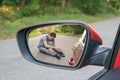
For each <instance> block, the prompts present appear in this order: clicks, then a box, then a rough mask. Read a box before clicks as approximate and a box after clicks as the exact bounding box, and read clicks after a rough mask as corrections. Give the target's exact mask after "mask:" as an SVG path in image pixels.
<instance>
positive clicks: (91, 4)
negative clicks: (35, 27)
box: [0, 0, 120, 40]
mask: <svg viewBox="0 0 120 80" xmlns="http://www.w3.org/2000/svg"><path fill="white" fill-rule="evenodd" d="M118 16H120V0H0V30H1V31H0V40H4V39H9V38H13V37H15V35H16V32H17V31H18V30H19V29H20V28H23V27H25V26H26V25H30V24H35V23H41V22H45V21H53V20H68V19H69V20H71V19H72V20H82V21H86V22H89V23H91V22H96V21H101V20H106V19H110V18H115V17H118Z"/></svg>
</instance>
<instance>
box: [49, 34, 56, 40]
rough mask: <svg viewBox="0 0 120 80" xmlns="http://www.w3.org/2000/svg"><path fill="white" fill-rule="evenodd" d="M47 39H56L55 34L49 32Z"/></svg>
mask: <svg viewBox="0 0 120 80" xmlns="http://www.w3.org/2000/svg"><path fill="white" fill-rule="evenodd" d="M48 38H49V39H51V40H53V39H54V38H56V33H54V32H51V33H50V34H49V35H48Z"/></svg>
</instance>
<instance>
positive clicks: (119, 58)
mask: <svg viewBox="0 0 120 80" xmlns="http://www.w3.org/2000/svg"><path fill="white" fill-rule="evenodd" d="M118 67H120V48H119V50H118V53H117V56H116V60H115V63H114V68H118Z"/></svg>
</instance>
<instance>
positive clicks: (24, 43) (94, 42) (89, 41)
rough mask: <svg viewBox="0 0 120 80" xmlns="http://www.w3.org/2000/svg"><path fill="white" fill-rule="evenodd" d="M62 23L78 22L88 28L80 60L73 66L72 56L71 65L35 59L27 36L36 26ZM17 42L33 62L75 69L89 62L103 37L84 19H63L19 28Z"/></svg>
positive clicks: (22, 51)
mask: <svg viewBox="0 0 120 80" xmlns="http://www.w3.org/2000/svg"><path fill="white" fill-rule="evenodd" d="M60 24H72V25H73V24H78V25H81V26H83V27H84V28H85V29H86V35H87V37H86V45H85V47H84V50H83V53H82V56H81V58H80V60H79V61H78V63H77V64H76V65H75V66H72V65H73V64H74V62H72V58H71V59H70V60H68V63H69V64H70V65H71V66H64V65H56V64H51V63H46V62H44V61H39V60H37V59H35V57H34V56H33V55H32V54H31V51H30V49H29V46H28V38H27V37H28V34H29V32H30V31H31V30H33V29H36V28H42V27H44V26H49V25H60ZM17 42H18V46H19V49H20V51H21V54H22V56H23V57H24V58H25V59H27V60H28V61H30V62H32V63H36V64H39V65H43V66H48V67H54V68H61V69H70V70H75V69H79V68H80V67H83V66H85V65H87V64H88V60H89V58H90V57H91V56H92V55H94V52H95V51H96V49H97V48H98V47H99V45H101V44H102V39H101V37H100V36H99V34H98V32H97V31H96V30H95V29H94V28H93V27H92V26H91V25H90V24H88V23H85V22H83V21H75V20H63V21H53V22H47V23H40V24H35V25H31V26H28V27H26V28H23V29H21V30H19V31H18V33H17ZM91 46H92V47H91Z"/></svg>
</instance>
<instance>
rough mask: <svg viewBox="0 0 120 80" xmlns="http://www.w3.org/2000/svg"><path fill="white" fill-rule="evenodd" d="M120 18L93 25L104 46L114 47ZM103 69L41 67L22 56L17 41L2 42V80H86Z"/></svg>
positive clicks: (0, 61) (0, 57)
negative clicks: (73, 69) (74, 69)
mask: <svg viewBox="0 0 120 80" xmlns="http://www.w3.org/2000/svg"><path fill="white" fill-rule="evenodd" d="M119 23H120V18H116V19H111V20H106V21H100V22H96V23H92V25H93V26H94V27H95V28H96V29H97V30H98V32H99V33H100V35H101V36H102V38H103V43H104V44H103V45H104V46H106V47H112V44H113V42H114V38H115V34H116V31H117V28H118V26H119ZM102 68H103V67H100V66H90V65H89V66H86V67H84V68H82V69H80V70H76V71H69V70H61V69H53V68H48V67H43V66H39V65H36V64H33V63H30V62H28V61H26V60H25V59H24V58H23V57H22V56H21V54H20V52H19V49H18V46H17V43H16V39H10V40H5V41H0V80H86V79H88V78H89V77H90V76H92V75H94V74H95V73H97V72H98V71H100V70H101V69H102Z"/></svg>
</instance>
